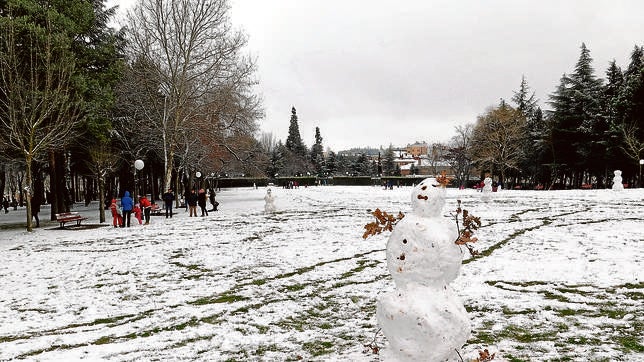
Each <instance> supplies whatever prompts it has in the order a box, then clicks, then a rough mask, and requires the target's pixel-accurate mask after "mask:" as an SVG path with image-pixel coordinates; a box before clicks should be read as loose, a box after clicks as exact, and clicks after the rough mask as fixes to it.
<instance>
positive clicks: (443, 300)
mask: <svg viewBox="0 0 644 362" xmlns="http://www.w3.org/2000/svg"><path fill="white" fill-rule="evenodd" d="M411 197H412V200H411V203H412V212H411V213H408V214H407V215H405V217H404V218H403V219H402V220H400V222H398V223H397V224H396V227H395V228H394V230H393V231H392V233H391V235H390V237H389V241H388V242H387V268H388V270H389V272H390V273H391V275H392V277H393V280H394V284H395V287H396V288H395V289H394V290H393V291H391V292H389V293H386V294H383V295H382V296H381V297H380V298H379V299H378V302H377V305H376V318H377V319H378V323H379V325H380V327H381V328H382V332H383V334H384V335H385V336H386V337H387V340H388V341H389V347H388V348H386V349H384V350H382V351H381V356H382V358H383V360H385V361H460V358H459V356H458V353H457V352H456V351H457V350H458V349H459V348H460V347H461V346H463V344H465V342H466V341H467V339H468V338H469V336H470V323H469V318H468V315H467V312H466V311H465V308H464V307H463V303H462V302H461V301H460V300H459V298H458V297H457V296H456V294H454V292H453V291H452V288H451V287H450V285H449V283H451V282H452V281H453V280H454V279H455V278H456V277H457V276H458V273H459V270H460V267H461V262H462V258H463V254H462V251H461V249H460V247H459V246H458V245H456V244H455V241H456V239H457V237H458V232H457V230H456V225H455V224H454V223H453V222H451V221H450V220H448V219H446V218H445V217H443V216H442V210H443V206H444V205H445V189H444V188H443V187H441V185H440V184H439V183H438V182H437V181H436V179H434V178H428V179H425V180H423V181H422V182H421V183H420V184H418V185H417V186H416V187H415V188H414V189H413V191H412V195H411Z"/></svg>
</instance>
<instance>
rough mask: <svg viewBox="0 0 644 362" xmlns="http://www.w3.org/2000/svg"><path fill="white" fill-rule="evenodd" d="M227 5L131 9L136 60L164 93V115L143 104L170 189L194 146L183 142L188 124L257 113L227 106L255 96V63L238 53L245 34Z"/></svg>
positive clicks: (186, 3) (166, 0)
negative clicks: (182, 156) (233, 21)
mask: <svg viewBox="0 0 644 362" xmlns="http://www.w3.org/2000/svg"><path fill="white" fill-rule="evenodd" d="M228 10H229V6H228V3H227V1H226V0H174V1H170V0H141V1H140V2H139V3H138V4H137V5H136V6H135V8H134V9H133V10H131V11H130V12H129V13H128V17H127V18H128V29H129V38H130V53H131V56H132V59H139V60H141V59H142V60H144V63H145V64H146V67H145V69H146V72H147V76H151V77H153V78H154V80H155V81H156V84H157V85H158V89H148V92H149V93H151V94H153V97H148V98H150V99H152V98H155V99H158V96H160V98H161V99H163V102H162V104H163V112H162V115H161V117H158V111H157V110H158V107H154V106H150V107H148V108H147V109H145V108H144V111H145V112H146V113H148V114H149V116H147V117H146V118H147V119H148V121H149V122H153V125H152V126H151V128H152V129H153V130H156V133H155V135H154V137H156V138H158V140H159V142H160V143H161V146H162V155H163V160H164V164H165V176H164V186H165V187H166V188H167V187H168V186H169V185H170V182H171V179H172V172H173V170H174V169H175V164H174V163H175V157H177V156H180V154H178V152H182V151H183V152H184V154H187V153H189V151H187V148H186V147H185V146H186V145H185V144H184V145H182V143H183V142H184V141H185V139H186V137H187V135H188V134H189V132H187V130H189V129H191V128H193V129H194V128H195V127H196V125H197V124H203V122H204V121H207V120H209V119H211V120H213V121H214V124H216V125H219V124H222V123H224V124H235V123H237V122H238V121H240V120H243V121H249V122H250V121H254V120H255V115H252V114H244V116H243V117H242V116H241V114H240V112H239V108H237V109H234V111H233V112H228V111H229V110H230V107H229V104H234V105H235V106H236V107H238V106H239V105H240V103H241V104H243V103H244V102H248V104H251V103H253V102H255V101H256V100H257V99H256V98H255V97H253V96H252V94H249V93H248V90H249V88H248V86H247V85H248V84H250V83H252V79H251V76H252V74H253V72H254V70H255V65H254V62H253V61H251V59H249V58H244V57H242V56H241V55H240V52H241V50H242V49H243V47H244V46H245V45H246V43H247V39H246V37H245V36H244V35H243V34H242V33H241V32H239V31H234V30H233V29H232V26H231V24H230V21H229V19H228ZM228 89H233V90H234V91H228ZM222 95H225V96H224V97H223V98H222ZM231 95H234V97H231ZM214 104H216V105H215V106H214ZM241 108H244V109H250V108H252V107H250V108H249V107H247V106H244V107H241ZM213 110H216V112H215V113H214V114H213V113H212V112H213ZM211 123H212V122H211ZM224 128H225V127H224Z"/></svg>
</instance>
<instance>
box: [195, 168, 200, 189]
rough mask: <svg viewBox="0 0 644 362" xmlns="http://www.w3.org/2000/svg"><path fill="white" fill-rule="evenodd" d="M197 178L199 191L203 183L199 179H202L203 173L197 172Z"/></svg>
mask: <svg viewBox="0 0 644 362" xmlns="http://www.w3.org/2000/svg"><path fill="white" fill-rule="evenodd" d="M195 176H196V177H197V187H196V188H197V189H199V188H201V182H199V178H200V177H201V172H199V171H197V172H195Z"/></svg>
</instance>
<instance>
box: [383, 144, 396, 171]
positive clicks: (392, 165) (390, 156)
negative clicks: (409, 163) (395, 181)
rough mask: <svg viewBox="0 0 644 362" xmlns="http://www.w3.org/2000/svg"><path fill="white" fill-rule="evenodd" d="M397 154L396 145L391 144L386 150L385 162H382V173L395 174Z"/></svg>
mask: <svg viewBox="0 0 644 362" xmlns="http://www.w3.org/2000/svg"><path fill="white" fill-rule="evenodd" d="M395 159H396V156H395V155H394V147H393V146H392V145H391V144H390V145H389V147H388V148H387V150H386V151H385V156H384V162H383V164H382V174H383V175H385V176H393V175H394V174H395V173H396V162H395Z"/></svg>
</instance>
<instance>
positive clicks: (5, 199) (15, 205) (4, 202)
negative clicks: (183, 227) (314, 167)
mask: <svg viewBox="0 0 644 362" xmlns="http://www.w3.org/2000/svg"><path fill="white" fill-rule="evenodd" d="M10 206H11V207H13V209H14V210H17V209H18V200H16V198H15V197H11V202H9V196H5V197H3V198H2V208H4V213H5V214H8V213H9V207H10Z"/></svg>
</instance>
